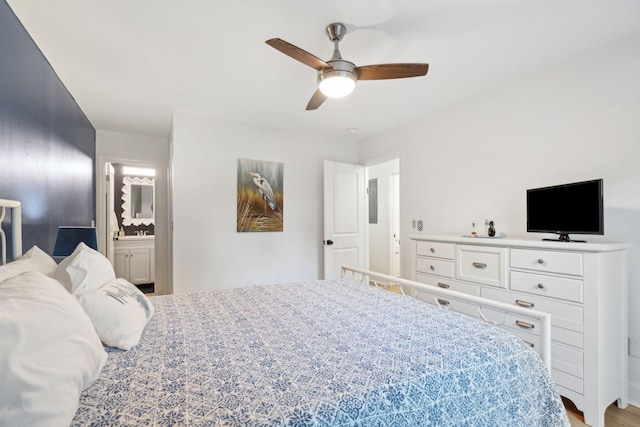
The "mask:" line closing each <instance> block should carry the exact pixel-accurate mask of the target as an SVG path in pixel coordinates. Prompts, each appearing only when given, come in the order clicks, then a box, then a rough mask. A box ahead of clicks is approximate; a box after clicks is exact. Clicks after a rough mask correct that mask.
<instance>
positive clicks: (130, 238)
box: [115, 234, 156, 240]
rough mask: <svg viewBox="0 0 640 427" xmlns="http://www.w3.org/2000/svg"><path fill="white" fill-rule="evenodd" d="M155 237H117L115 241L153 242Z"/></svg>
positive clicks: (151, 235)
mask: <svg viewBox="0 0 640 427" xmlns="http://www.w3.org/2000/svg"><path fill="white" fill-rule="evenodd" d="M155 237H156V236H154V235H153V234H150V235H147V236H118V237H116V238H115V239H116V240H153V239H154V238H155Z"/></svg>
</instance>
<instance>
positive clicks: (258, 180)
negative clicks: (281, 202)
mask: <svg viewBox="0 0 640 427" xmlns="http://www.w3.org/2000/svg"><path fill="white" fill-rule="evenodd" d="M247 175H249V176H252V177H253V183H254V184H255V185H256V187H258V193H259V194H260V197H262V200H263V201H264V215H265V216H266V215H267V205H268V206H269V207H270V208H271V210H272V211H274V212H276V211H278V205H277V204H276V198H275V196H274V195H273V190H272V189H271V185H270V184H269V181H267V180H266V179H264V178H263V177H261V176H260V174H259V173H256V172H247Z"/></svg>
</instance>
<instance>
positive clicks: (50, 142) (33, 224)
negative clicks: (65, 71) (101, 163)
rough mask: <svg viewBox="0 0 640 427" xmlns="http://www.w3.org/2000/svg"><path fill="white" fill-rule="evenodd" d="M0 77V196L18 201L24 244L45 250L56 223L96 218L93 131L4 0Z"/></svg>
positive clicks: (0, 6)
mask: <svg viewBox="0 0 640 427" xmlns="http://www.w3.org/2000/svg"><path fill="white" fill-rule="evenodd" d="M0 79H2V80H1V81H0V199H12V200H18V201H20V202H22V217H23V248H24V250H28V249H29V248H30V247H31V246H33V245H38V246H39V247H40V248H41V249H43V250H44V251H46V252H48V253H49V254H51V253H52V251H53V246H54V243H55V238H56V232H57V228H58V226H60V225H87V226H88V225H90V224H91V221H92V220H94V219H95V216H96V215H95V206H96V203H95V173H94V168H95V157H96V145H95V139H96V137H95V135H96V133H95V129H94V127H93V126H92V125H91V122H89V119H88V118H87V117H86V116H85V114H84V113H83V112H82V110H81V109H80V107H79V106H78V104H77V103H76V101H75V99H74V98H73V96H72V95H71V94H70V93H69V91H68V90H67V88H66V87H65V85H64V84H63V82H62V81H61V80H60V78H59V77H58V75H57V74H56V72H55V71H54V70H53V68H52V67H51V65H50V64H49V62H48V61H47V59H46V58H45V57H44V55H43V54H42V52H40V49H39V48H38V46H36V44H35V42H34V41H33V39H32V38H31V36H30V35H29V34H28V33H27V31H26V30H25V28H24V27H23V26H22V24H21V23H20V21H19V20H18V18H17V17H16V16H15V14H14V13H13V11H12V10H11V8H10V7H9V5H8V4H7V3H6V1H5V0H0ZM96 83H97V84H98V82H96ZM7 240H8V242H9V244H10V242H11V239H10V238H8V239H7ZM8 249H9V250H8V251H7V252H9V253H11V248H8Z"/></svg>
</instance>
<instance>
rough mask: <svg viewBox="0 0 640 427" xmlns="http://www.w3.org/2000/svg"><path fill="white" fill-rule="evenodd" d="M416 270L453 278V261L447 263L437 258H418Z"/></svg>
mask: <svg viewBox="0 0 640 427" xmlns="http://www.w3.org/2000/svg"><path fill="white" fill-rule="evenodd" d="M416 270H417V271H418V272H419V273H428V274H436V275H438V276H443V277H453V261H445V260H442V259H437V258H417V259H416Z"/></svg>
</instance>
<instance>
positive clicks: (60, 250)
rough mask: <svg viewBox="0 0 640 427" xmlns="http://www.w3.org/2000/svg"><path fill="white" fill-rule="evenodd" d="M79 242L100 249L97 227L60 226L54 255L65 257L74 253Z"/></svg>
mask: <svg viewBox="0 0 640 427" xmlns="http://www.w3.org/2000/svg"><path fill="white" fill-rule="evenodd" d="M79 243H84V244H85V245H87V246H88V247H90V248H91V249H95V250H98V237H97V234H96V228H95V227H58V237H57V238H56V246H55V247H54V248H53V256H58V257H63V256H69V255H71V254H72V253H73V251H74V250H75V249H76V246H78V244H79Z"/></svg>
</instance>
